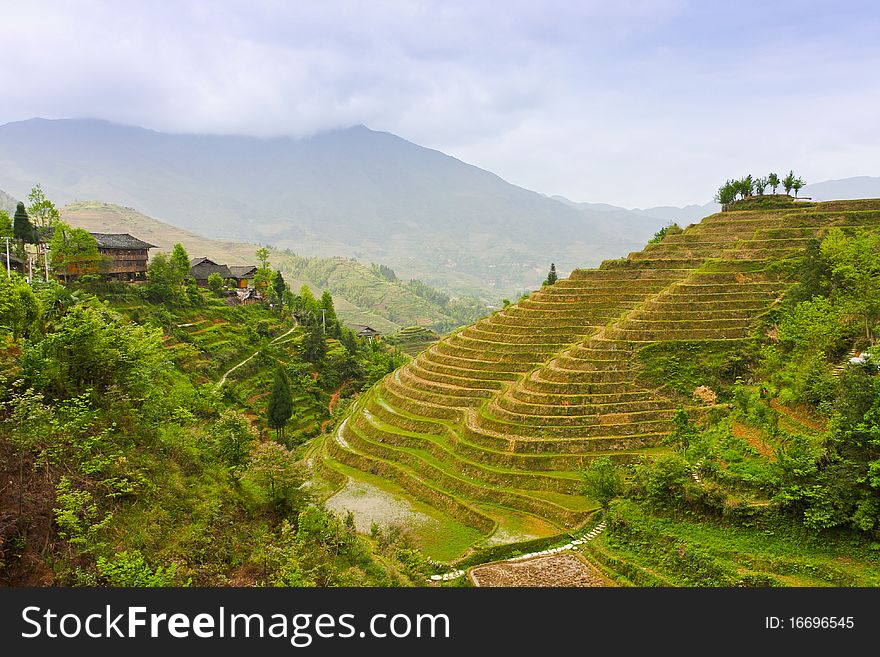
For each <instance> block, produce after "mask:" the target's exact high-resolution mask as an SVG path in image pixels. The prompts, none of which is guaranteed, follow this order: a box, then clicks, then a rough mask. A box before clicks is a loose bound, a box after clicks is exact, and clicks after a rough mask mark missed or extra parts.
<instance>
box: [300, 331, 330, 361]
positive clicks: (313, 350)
mask: <svg viewBox="0 0 880 657" xmlns="http://www.w3.org/2000/svg"><path fill="white" fill-rule="evenodd" d="M303 328H305V334H304V335H303V339H302V357H303V360H305V361H306V362H308V363H312V364H313V365H317V364H318V363H320V362H321V361H322V360H323V359H324V356H325V355H326V353H327V342H326V341H325V340H324V331H323V330H322V328H321V324H320V321H315V320H310V321H308V322H307V323H305V324H303Z"/></svg>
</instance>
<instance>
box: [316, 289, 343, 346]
mask: <svg viewBox="0 0 880 657" xmlns="http://www.w3.org/2000/svg"><path fill="white" fill-rule="evenodd" d="M318 305H319V309H320V310H323V311H324V318H323V323H324V326H326V332H327V335H330V336H333V337H334V338H338V337H340V329H339V319H338V318H337V317H336V309H335V308H334V307H333V297H332V296H331V295H330V292H328V291H327V290H324V293H323V294H322V295H321V300H320V302H319V303H318Z"/></svg>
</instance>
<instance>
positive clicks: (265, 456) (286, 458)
mask: <svg viewBox="0 0 880 657" xmlns="http://www.w3.org/2000/svg"><path fill="white" fill-rule="evenodd" d="M244 480H245V481H247V482H249V483H251V484H253V485H254V486H256V488H257V489H258V491H259V492H260V494H261V496H262V498H263V500H264V501H265V502H266V503H267V504H268V505H269V506H270V507H272V508H273V509H274V510H275V512H276V513H278V514H280V515H287V514H289V513H296V512H297V511H298V510H299V509H302V508H303V507H305V506H306V504H307V503H308V501H309V499H310V498H309V495H308V493H307V492H306V491H305V490H303V488H302V485H303V482H304V481H305V478H304V476H303V472H302V470H301V469H300V466H298V465H297V463H296V461H295V460H294V458H293V455H292V454H291V453H290V452H289V451H288V450H287V449H285V448H284V447H283V446H282V445H279V444H278V443H276V442H273V441H271V440H270V441H268V442H262V443H257V444H256V446H255V447H254V449H253V451H252V452H251V458H250V463H249V464H248V467H247V470H246V471H245V474H244Z"/></svg>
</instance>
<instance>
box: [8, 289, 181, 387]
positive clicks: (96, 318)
mask: <svg viewBox="0 0 880 657" xmlns="http://www.w3.org/2000/svg"><path fill="white" fill-rule="evenodd" d="M21 366H22V372H23V374H24V376H25V378H26V379H27V380H28V381H29V382H30V383H31V385H33V386H34V387H35V388H37V389H38V390H42V391H46V392H48V393H50V394H52V395H53V396H56V397H59V398H62V397H67V396H69V395H77V394H80V393H82V392H84V391H86V390H88V389H91V390H94V391H95V392H98V393H101V392H106V391H109V390H111V389H112V388H121V389H122V390H125V391H126V392H128V393H130V394H131V395H133V396H135V397H139V396H142V395H146V394H148V393H149V392H151V391H153V390H154V386H155V385H156V383H157V381H158V380H159V379H160V372H161V371H162V370H163V369H164V368H165V367H166V361H165V359H164V355H163V354H162V343H161V336H160V333H159V332H158V331H156V330H153V329H148V328H145V327H141V326H135V325H132V324H129V323H127V322H124V321H122V319H121V318H120V317H119V316H118V315H116V314H115V313H113V312H112V311H110V310H108V309H106V308H104V307H101V306H97V307H96V306H90V305H82V304H81V305H77V306H74V307H72V308H71V309H70V310H69V311H68V312H67V313H66V314H65V315H64V316H63V317H62V318H61V320H60V322H59V323H58V326H57V330H56V331H55V332H53V333H50V334H48V335H46V336H45V337H43V338H42V339H39V340H37V341H34V342H30V343H28V344H27V345H26V346H25V348H24V350H23V353H22V357H21Z"/></svg>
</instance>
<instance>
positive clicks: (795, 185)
mask: <svg viewBox="0 0 880 657" xmlns="http://www.w3.org/2000/svg"><path fill="white" fill-rule="evenodd" d="M803 186H804V179H803V178H795V179H794V180H792V181H791V188H792V189H793V190H794V197H795V198H797V195H798V192H799V191H801V189H802V188H803Z"/></svg>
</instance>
